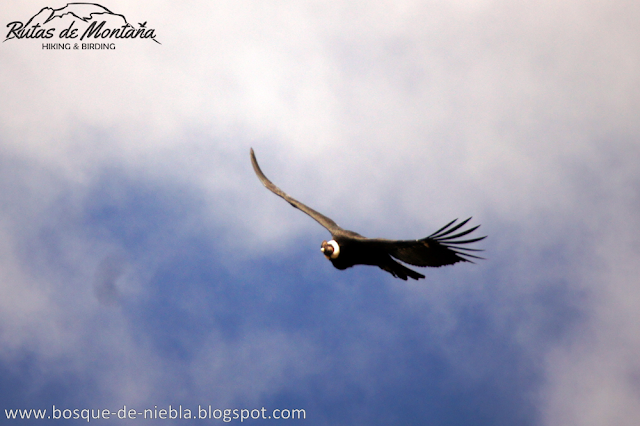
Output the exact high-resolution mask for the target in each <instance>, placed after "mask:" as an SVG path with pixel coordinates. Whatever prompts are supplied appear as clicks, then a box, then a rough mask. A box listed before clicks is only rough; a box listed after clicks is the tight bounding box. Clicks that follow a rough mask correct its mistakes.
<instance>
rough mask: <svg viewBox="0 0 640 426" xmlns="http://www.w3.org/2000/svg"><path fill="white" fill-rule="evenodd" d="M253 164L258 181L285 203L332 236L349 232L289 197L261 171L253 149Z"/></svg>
mask: <svg viewBox="0 0 640 426" xmlns="http://www.w3.org/2000/svg"><path fill="white" fill-rule="evenodd" d="M251 164H252V165H253V170H254V171H255V172H256V175H257V176H258V179H260V182H262V184H263V185H264V186H265V187H266V188H267V189H268V190H269V191H271V192H273V193H274V194H276V195H277V196H278V197H281V198H283V199H284V200H285V201H287V202H288V203H289V204H291V205H292V206H293V207H295V208H296V209H298V210H301V211H303V212H304V213H306V214H308V215H309V216H311V217H312V218H313V219H314V220H315V221H316V222H318V223H319V224H320V225H322V226H324V227H325V228H326V229H327V230H328V231H329V232H331V234H332V235H333V234H340V233H345V232H347V231H345V230H344V229H342V228H341V227H340V226H338V224H336V223H335V222H334V221H333V220H331V219H329V218H328V217H326V216H325V215H323V214H322V213H319V212H317V211H315V210H314V209H312V208H311V207H308V206H306V205H304V204H302V203H301V202H300V201H298V200H296V199H295V198H293V197H291V196H289V195H288V194H287V193H285V192H284V191H283V190H281V189H280V188H278V187H277V186H275V185H274V184H273V182H271V181H270V180H269V179H267V177H266V176H265V175H264V173H262V170H260V166H259V165H258V160H256V155H255V154H254V152H253V148H251Z"/></svg>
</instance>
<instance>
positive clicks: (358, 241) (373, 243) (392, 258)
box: [251, 148, 486, 281]
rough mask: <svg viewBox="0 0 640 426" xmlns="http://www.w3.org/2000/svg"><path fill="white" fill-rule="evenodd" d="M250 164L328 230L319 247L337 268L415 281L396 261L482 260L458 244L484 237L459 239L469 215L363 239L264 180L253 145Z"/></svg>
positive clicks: (417, 275) (445, 262) (426, 263)
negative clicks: (400, 235) (403, 234)
mask: <svg viewBox="0 0 640 426" xmlns="http://www.w3.org/2000/svg"><path fill="white" fill-rule="evenodd" d="M251 164H252V165H253V170H254V171H255V172H256V175H258V179H260V182H262V184H263V185H264V186H266V187H267V189H268V190H269V191H271V192H273V193H274V194H276V195H277V196H279V197H282V198H284V199H285V201H287V202H288V203H289V204H291V205H292V206H293V207H295V208H297V209H299V210H302V211H303V212H304V213H306V214H308V215H309V216H311V217H312V218H313V219H315V220H316V222H318V223H319V224H320V225H322V226H324V227H325V228H326V229H327V230H328V231H329V232H330V233H331V238H332V239H331V240H329V241H323V242H322V244H321V246H320V250H321V251H322V254H324V256H325V257H326V258H327V259H328V260H330V261H331V263H332V264H333V266H335V267H336V268H337V269H340V270H344V269H347V268H350V267H352V266H354V265H371V266H378V267H379V268H380V269H382V270H384V271H387V272H389V273H390V274H391V275H393V276H394V277H397V278H400V279H402V280H405V281H406V280H407V278H413V279H414V280H419V279H420V278H424V275H422V274H421V273H419V272H416V271H414V270H412V269H409V268H407V267H406V266H404V265H403V264H401V263H399V262H397V261H396V260H400V261H402V262H404V263H408V264H410V265H414V266H431V267H439V266H444V265H453V264H454V263H457V262H471V263H473V261H472V260H471V259H482V258H481V257H479V256H476V255H473V254H470V253H469V252H478V251H482V250H479V249H474V248H468V247H461V245H464V244H470V243H475V242H476V241H480V240H483V239H485V238H486V236H484V237H479V238H472V239H469V240H460V239H459V238H460V237H463V236H465V235H467V234H470V233H471V232H473V231H475V230H476V229H477V228H478V227H479V226H480V225H477V226H474V227H473V228H470V229H467V230H464V231H461V232H458V233H455V232H456V231H458V230H459V229H460V228H462V227H463V226H464V225H466V224H467V222H469V220H471V218H469V219H467V220H463V221H462V222H459V223H457V224H456V222H457V220H458V219H454V220H452V221H451V222H449V223H447V224H446V225H445V226H443V227H442V228H440V229H438V230H437V231H436V232H434V233H433V234H431V235H429V236H428V237H426V238H423V239H421V240H387V239H382V238H366V237H363V236H362V235H360V234H358V233H356V232H353V231H348V230H346V229H344V228H341V227H340V226H338V225H337V224H336V223H335V222H334V221H333V220H331V219H329V218H328V217H327V216H325V215H323V214H321V213H318V212H317V211H315V210H313V209H312V208H311V207H308V206H306V205H304V204H302V203H301V202H300V201H298V200H296V199H294V198H293V197H291V196H289V195H287V194H286V193H285V192H284V191H282V190H281V189H280V188H278V187H277V186H275V185H274V184H273V183H272V182H271V181H270V180H269V179H267V177H266V176H265V175H264V173H262V170H260V166H259V165H258V161H257V160H256V155H255V154H254V152H253V148H251Z"/></svg>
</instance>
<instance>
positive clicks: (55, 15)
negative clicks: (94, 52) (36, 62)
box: [3, 3, 160, 49]
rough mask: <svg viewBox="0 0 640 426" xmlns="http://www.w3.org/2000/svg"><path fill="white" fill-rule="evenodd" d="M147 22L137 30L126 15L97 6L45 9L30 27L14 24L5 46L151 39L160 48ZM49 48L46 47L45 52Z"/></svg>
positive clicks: (77, 5) (71, 5) (9, 27)
mask: <svg viewBox="0 0 640 426" xmlns="http://www.w3.org/2000/svg"><path fill="white" fill-rule="evenodd" d="M147 22H148V21H145V22H143V23H139V24H138V26H137V27H135V26H134V25H132V24H130V23H129V22H128V21H127V19H126V18H125V17H124V15H121V14H119V13H113V12H112V11H110V10H109V9H107V8H106V7H104V6H101V5H99V4H97V3H67V5H66V6H64V7H61V8H59V9H53V8H50V7H44V8H42V10H40V12H38V13H36V14H35V15H33V16H32V17H31V18H30V19H29V20H28V21H27V22H26V23H23V22H22V21H13V22H10V23H9V24H7V28H8V29H9V31H8V32H7V35H6V38H5V39H4V41H3V43H4V42H6V41H7V40H24V39H40V40H43V41H66V42H70V41H98V42H107V41H114V39H115V40H124V39H151V40H153V41H155V42H156V43H158V44H160V42H159V41H158V40H156V31H155V29H153V28H150V27H149V26H147ZM67 44H68V43H67ZM112 44H113V43H112ZM45 45H46V43H43V49H44V48H45Z"/></svg>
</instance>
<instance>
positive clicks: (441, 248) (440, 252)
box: [364, 218, 487, 267]
mask: <svg viewBox="0 0 640 426" xmlns="http://www.w3.org/2000/svg"><path fill="white" fill-rule="evenodd" d="M457 220H458V219H454V220H452V221H451V222H449V223H447V224H446V225H445V226H443V227H442V228H440V229H438V230H437V231H436V232H434V233H433V234H431V235H429V236H428V237H426V238H423V239H421V240H385V239H380V238H377V239H375V238H374V239H368V240H366V241H365V242H364V243H365V244H374V245H376V246H378V247H379V248H381V249H383V250H385V251H386V252H387V253H389V254H390V255H391V256H393V257H395V258H396V259H398V260H401V261H403V262H405V263H408V264H411V265H415V266H432V267H438V266H444V265H452V264H454V263H457V262H471V263H473V260H471V259H482V257H479V256H476V255H473V254H470V253H468V252H478V251H482V250H479V249H474V248H468V247H461V245H463V244H470V243H475V242H477V241H481V240H484V239H485V238H487V237H486V236H484V237H479V238H472V239H470V240H460V239H459V238H460V237H463V236H465V235H467V234H470V233H471V232H473V231H475V230H476V229H477V228H478V227H479V226H480V225H478V226H474V227H473V228H470V229H467V230H465V231H462V232H459V233H456V234H454V232H455V231H457V230H458V229H460V228H461V227H463V226H464V225H466V223H467V222H469V220H471V218H469V219H467V220H464V221H462V222H460V223H458V224H457V225H454V224H455V223H456V221H457ZM452 234H454V235H452Z"/></svg>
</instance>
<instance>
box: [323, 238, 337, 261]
mask: <svg viewBox="0 0 640 426" xmlns="http://www.w3.org/2000/svg"><path fill="white" fill-rule="evenodd" d="M320 251H321V252H322V254H324V257H326V258H327V259H329V260H331V259H335V258H337V257H338V255H339V254H340V246H339V245H338V243H337V242H336V240H331V241H323V242H322V245H321V246H320Z"/></svg>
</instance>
